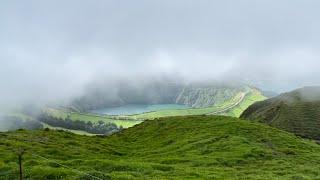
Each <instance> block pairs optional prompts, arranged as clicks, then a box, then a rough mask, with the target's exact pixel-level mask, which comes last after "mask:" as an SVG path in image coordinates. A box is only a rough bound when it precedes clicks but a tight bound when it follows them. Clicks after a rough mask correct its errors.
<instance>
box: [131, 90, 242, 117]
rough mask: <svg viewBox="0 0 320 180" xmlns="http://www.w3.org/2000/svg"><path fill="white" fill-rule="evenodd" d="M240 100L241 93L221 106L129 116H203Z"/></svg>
mask: <svg viewBox="0 0 320 180" xmlns="http://www.w3.org/2000/svg"><path fill="white" fill-rule="evenodd" d="M240 98H241V93H238V94H237V95H236V96H235V97H234V98H232V99H230V100H229V101H226V102H224V103H222V104H219V105H216V106H211V107H207V108H190V109H178V110H162V111H156V112H148V113H143V114H138V115H133V116H129V117H132V118H137V119H155V118H159V117H168V116H188V115H203V114H209V113H213V112H217V111H221V110H223V109H225V108H227V107H229V106H232V105H233V104H235V103H236V102H238V101H239V99H240Z"/></svg>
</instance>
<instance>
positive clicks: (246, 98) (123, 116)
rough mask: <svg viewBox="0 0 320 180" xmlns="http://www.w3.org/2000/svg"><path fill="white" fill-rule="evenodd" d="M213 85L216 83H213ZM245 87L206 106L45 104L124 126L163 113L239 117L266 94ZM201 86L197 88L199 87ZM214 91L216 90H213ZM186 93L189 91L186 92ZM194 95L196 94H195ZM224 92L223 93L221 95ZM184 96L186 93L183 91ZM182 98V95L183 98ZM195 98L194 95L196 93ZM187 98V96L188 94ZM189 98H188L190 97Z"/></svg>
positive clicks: (59, 114) (59, 112)
mask: <svg viewBox="0 0 320 180" xmlns="http://www.w3.org/2000/svg"><path fill="white" fill-rule="evenodd" d="M211 89H212V87H211ZM240 89H242V90H240V91H238V93H235V94H234V95H233V96H232V97H230V98H226V99H224V100H221V97H224V96H225V97H228V96H229V95H228V93H229V92H228V91H227V92H225V95H223V94H221V92H222V91H220V95H218V96H217V97H211V98H216V99H219V98H220V100H218V102H216V103H214V104H213V105H209V106H204V107H188V106H187V105H181V104H153V105H148V104H139V105H137V104H128V105H123V106H119V107H107V108H102V109H96V110H91V111H90V112H77V111H71V110H68V109H66V108H59V109H58V108H45V109H44V110H43V111H44V113H46V114H48V115H50V116H53V117H56V118H61V119H62V120H63V119H66V118H70V119H71V120H74V121H76V120H79V121H85V122H92V123H98V122H99V121H103V122H106V123H114V124H116V125H117V126H119V127H120V126H121V127H123V128H128V127H132V126H134V125H136V124H139V123H141V122H143V121H144V120H147V119H156V118H160V117H170V116H186V115H210V114H215V115H226V116H233V117H239V116H240V114H241V113H242V112H243V111H244V110H245V109H246V108H247V107H249V106H250V105H251V104H253V103H255V102H257V101H262V100H264V99H266V97H265V96H264V95H263V94H262V93H261V92H260V91H259V90H257V89H256V88H253V87H249V86H244V87H243V88H240ZM199 90H201V89H200V88H197V91H199ZM208 90H210V89H204V90H203V91H208ZM210 91H212V90H210ZM183 93H184V94H185V92H183ZM193 96H194V95H193ZM219 96H221V97H219ZM202 97H204V96H203V95H198V98H197V99H198V100H195V101H193V102H197V104H198V105H199V104H206V103H204V102H208V101H210V99H209V100H205V99H202V101H204V102H202V101H200V100H199V98H200V99H201V98H202ZM179 98H180V99H181V98H182V95H181V94H180V97H179ZM179 98H178V99H179ZM193 98H194V97H193ZM185 99H187V98H185ZM190 99H192V98H189V100H188V102H192V101H190Z"/></svg>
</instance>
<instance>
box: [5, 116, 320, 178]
mask: <svg viewBox="0 0 320 180" xmlns="http://www.w3.org/2000/svg"><path fill="white" fill-rule="evenodd" d="M19 147H24V148H25V149H26V153H25V155H24V161H23V162H24V168H25V171H26V179H71V180H72V179H93V178H92V177H90V176H88V175H85V174H83V173H80V172H79V171H81V172H85V173H88V174H90V175H93V176H97V177H99V178H101V179H319V178H320V172H319V169H320V164H319V162H320V146H319V145H317V144H316V143H314V142H312V141H308V140H304V139H301V138H299V137H296V136H294V135H293V134H291V133H287V132H284V131H281V130H278V129H275V128H272V127H269V126H266V125H263V124H259V123H254V122H249V121H244V120H239V119H237V118H231V117H223V116H185V117H170V118H161V119H156V120H153V121H145V122H144V123H141V124H139V125H136V126H134V127H132V128H128V129H126V130H124V131H123V132H121V133H117V134H114V135H112V136H110V137H96V136H93V137H89V136H81V135H75V134H72V133H68V132H61V131H53V130H50V131H44V130H39V131H24V130H21V131H16V132H8V133H0V179H16V178H17V156H16V154H15V152H14V151H15V150H16V149H17V148H19ZM43 157H45V158H46V159H45V158H43ZM56 162H58V163H59V164H62V165H64V166H67V167H70V168H71V169H68V168H65V167H62V166H61V165H58V164H56ZM72 169H76V171H75V170H72Z"/></svg>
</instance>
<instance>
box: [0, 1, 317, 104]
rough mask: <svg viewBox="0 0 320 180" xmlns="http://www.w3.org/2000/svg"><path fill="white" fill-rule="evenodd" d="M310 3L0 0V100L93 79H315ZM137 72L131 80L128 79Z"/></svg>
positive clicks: (45, 97)
mask: <svg viewBox="0 0 320 180" xmlns="http://www.w3.org/2000/svg"><path fill="white" fill-rule="evenodd" d="M319 5H320V2H318V1H292V0H290V1H289V0H284V1H281V2H279V1H275V0H271V1H270V0H268V1H259V2H256V1H250V0H245V1H241V2H240V1H239V2H236V1H223V2H216V1H209V0H208V1H206V0H204V1H199V2H198V1H188V0H187V1H185V0H175V1H166V0H164V1H163V0H161V1H157V0H156V1H143V0H141V1H134V2H129V1H90V2H89V1H81V0H80V1H72V0H71V1H68V2H65V1H60V0H57V1H52V2H47V1H40V0H39V1H37V0H32V1H28V2H18V1H14V0H13V1H10V2H9V1H8V2H1V4H0V26H1V30H0V39H1V41H0V72H1V76H0V99H1V102H0V106H6V105H8V104H19V103H21V102H41V103H44V102H49V101H50V102H51V101H57V100H61V99H66V98H70V97H74V96H77V95H79V94H81V93H82V92H83V90H84V89H85V87H86V86H87V84H90V83H92V82H95V81H101V80H108V79H116V78H125V79H128V80H130V81H141V77H161V76H166V77H167V76H171V77H181V78H183V79H186V80H206V79H218V80H224V79H225V80H230V79H232V80H238V81H244V82H248V83H251V84H255V85H257V86H259V87H262V88H264V89H267V90H274V91H286V90H290V89H293V88H297V87H300V86H305V85H316V84H320V82H319V81H320V80H319V78H318V77H319V76H320V71H318V67H320V61H319V57H320V54H319V52H320V51H319V48H320V44H319V42H320V41H319V40H320V39H319V38H320V36H318V32H319V31H320V22H319V21H318V19H319V18H318V17H319V16H320V12H319V11H318V8H317V7H319ZM138 77H139V78H138Z"/></svg>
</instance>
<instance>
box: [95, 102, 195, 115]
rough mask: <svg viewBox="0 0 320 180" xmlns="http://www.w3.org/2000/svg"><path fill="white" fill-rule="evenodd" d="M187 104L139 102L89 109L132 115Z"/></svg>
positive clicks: (178, 107)
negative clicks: (144, 103)
mask: <svg viewBox="0 0 320 180" xmlns="http://www.w3.org/2000/svg"><path fill="white" fill-rule="evenodd" d="M187 108H189V107H188V106H185V105H179V104H154V105H141V104H130V105H125V106H120V107H110V108H103V109H97V110H93V111H91V112H92V113H97V114H107V115H132V114H141V113H145V112H150V111H159V110H168V109H187Z"/></svg>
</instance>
